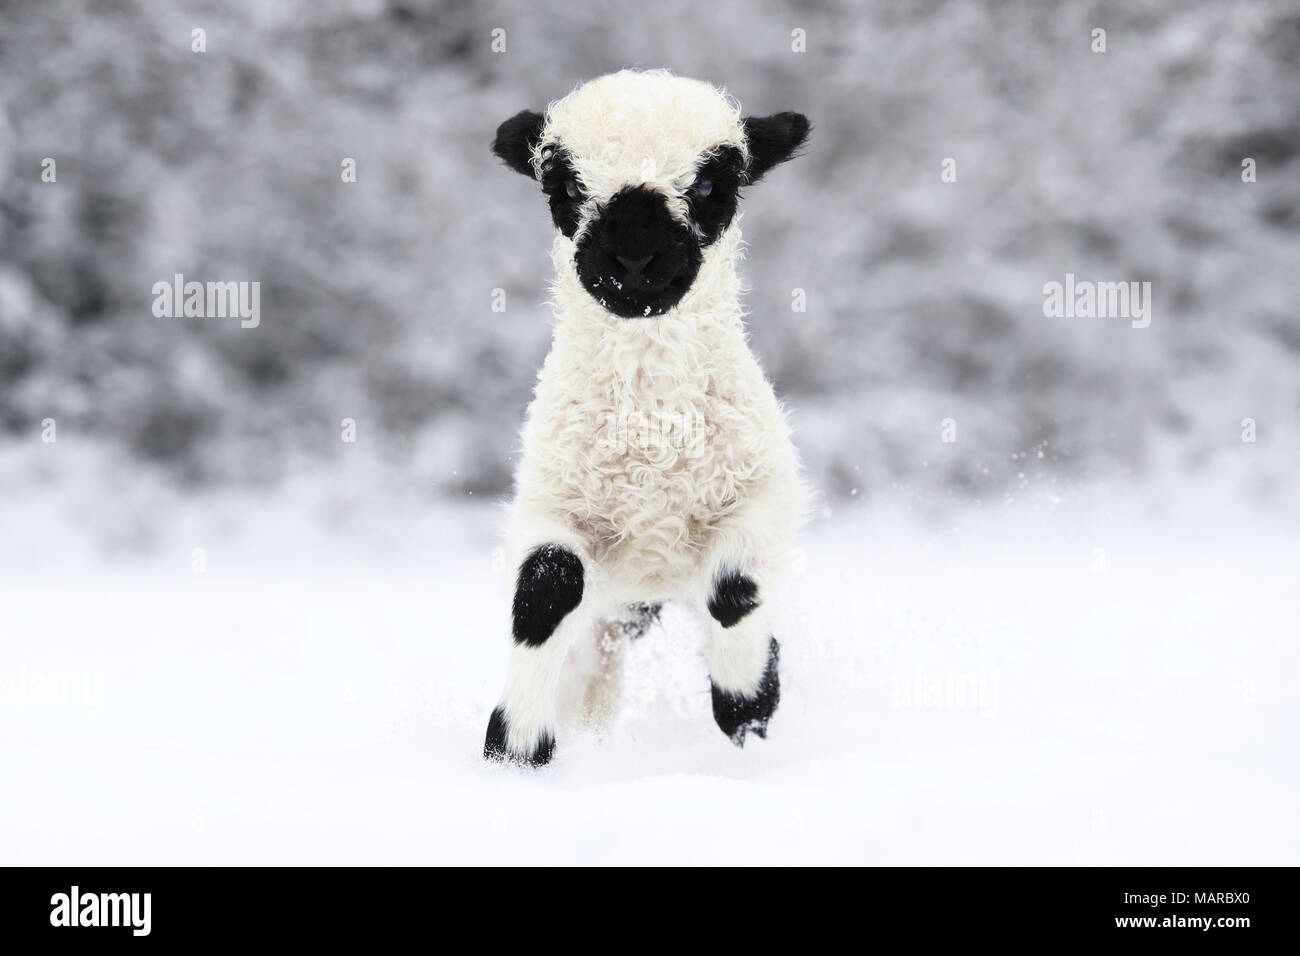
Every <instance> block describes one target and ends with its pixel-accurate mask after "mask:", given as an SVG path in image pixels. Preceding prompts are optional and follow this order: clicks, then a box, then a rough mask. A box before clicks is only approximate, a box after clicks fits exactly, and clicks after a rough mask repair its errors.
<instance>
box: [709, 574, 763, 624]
mask: <svg viewBox="0 0 1300 956" xmlns="http://www.w3.org/2000/svg"><path fill="white" fill-rule="evenodd" d="M758 604H759V601H758V585H757V584H755V583H754V579H753V578H751V577H750V576H749V575H747V574H741V573H740V572H739V571H732V570H730V569H728V568H723V569H722V570H720V571H719V572H718V576H717V577H715V578H714V579H713V596H712V597H710V598H709V613H710V614H712V615H713V617H714V619H715V620H716V621H717V622H718V623H719V624H721V625H722V626H723V627H733V626H735V625H736V624H738V623H739V622H740V620H741V619H742V618H743V617H744V616H745V615H746V614H748V613H749V612H750V611H752V610H754V608H756V607H758Z"/></svg>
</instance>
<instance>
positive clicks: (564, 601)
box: [514, 544, 582, 647]
mask: <svg viewBox="0 0 1300 956" xmlns="http://www.w3.org/2000/svg"><path fill="white" fill-rule="evenodd" d="M581 601H582V561H581V559H579V557H578V556H577V555H576V554H574V553H573V552H572V551H570V550H569V549H568V548H564V547H561V546H560V545H558V544H544V545H542V546H541V547H540V548H537V549H535V550H534V551H533V552H532V553H531V554H529V555H528V557H526V558H524V563H523V564H521V565H520V566H519V580H518V582H517V583H516V584H515V603H514V635H515V643H516V644H527V645H528V646H529V647H537V646H538V645H540V644H545V643H546V639H547V638H548V637H550V636H551V634H552V633H554V631H555V628H556V627H557V626H558V625H559V623H560V621H562V620H564V615H566V614H568V613H569V612H570V611H572V610H573V609H574V608H575V607H577V606H578V604H579V603H580V602H581Z"/></svg>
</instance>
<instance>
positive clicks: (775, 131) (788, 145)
mask: <svg viewBox="0 0 1300 956" xmlns="http://www.w3.org/2000/svg"><path fill="white" fill-rule="evenodd" d="M811 128H812V127H811V126H810V125H809V123H808V117H806V116H804V115H803V114H802V113H773V114H772V115H771V116H746V117H745V139H746V140H748V141H749V167H748V169H746V170H745V174H746V178H747V179H748V180H749V181H750V182H751V183H756V182H758V181H759V180H760V179H762V178H763V174H764V173H766V172H767V171H768V170H769V169H771V168H772V167H773V166H778V165H780V164H781V163H784V162H785V161H786V160H787V159H790V158H791V157H792V156H794V153H795V150H797V149H798V148H799V147H800V146H802V145H803V143H804V140H806V139H807V138H808V131H809V129H811Z"/></svg>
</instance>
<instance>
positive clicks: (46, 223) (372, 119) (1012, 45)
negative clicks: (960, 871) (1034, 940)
mask: <svg viewBox="0 0 1300 956" xmlns="http://www.w3.org/2000/svg"><path fill="white" fill-rule="evenodd" d="M1098 26H1099V27H1102V28H1104V29H1105V30H1106V33H1107V36H1106V47H1107V49H1106V52H1105V53H1104V54H1103V53H1095V52H1093V50H1092V46H1093V39H1092V30H1093V28H1094V27H1098ZM196 27H201V28H203V29H204V30H205V31H206V52H205V53H196V52H194V51H193V50H192V49H191V45H192V34H191V31H192V30H193V29H195V28H196ZM498 28H500V29H502V30H504V31H505V32H504V45H505V49H504V51H502V52H494V49H493V31H494V30H495V29H498ZM795 30H802V31H804V33H803V36H804V44H805V50H806V52H795V50H794V49H792V44H794V40H793V39H792V35H793V34H792V31H795ZM498 46H500V44H499V43H498ZM624 66H642V67H657V66H664V67H668V68H670V69H672V70H674V71H676V72H680V73H682V74H686V75H691V76H697V77H702V78H707V79H709V80H711V81H713V82H715V83H717V84H719V85H723V86H725V87H726V88H727V89H728V90H729V91H730V92H732V93H733V94H734V95H735V96H736V97H738V98H739V99H740V101H741V102H742V104H743V106H744V108H745V109H746V111H748V112H755V113H767V112H773V111H777V110H783V109H797V110H801V111H803V112H805V113H807V114H808V115H809V116H810V117H811V118H812V120H813V122H814V124H815V133H814V136H813V138H812V143H811V148H810V149H809V150H808V152H807V154H806V155H804V156H803V157H802V158H801V159H799V160H798V161H796V162H793V163H791V164H789V165H788V166H786V167H783V168H782V169H780V170H779V171H778V172H776V173H774V174H773V175H772V176H771V177H769V179H768V180H767V181H765V182H764V183H762V184H761V185H760V186H758V187H755V188H754V189H753V190H752V191H751V192H750V193H749V195H748V196H747V199H746V201H745V204H744V206H743V208H744V209H745V219H744V228H745V234H746V238H747V240H748V242H749V243H750V251H749V255H748V261H747V264H746V265H745V267H744V277H745V280H746V282H747V284H748V286H749V287H750V289H751V291H750V293H749V297H748V305H749V308H750V309H751V310H752V313H753V314H752V318H751V320H750V322H751V331H752V340H753V344H754V347H755V349H756V350H757V352H758V353H759V355H760V358H761V360H762V362H763V363H764V366H765V367H766V369H767V370H768V371H769V373H770V375H771V376H772V377H773V378H774V379H775V381H776V384H777V386H778V389H779V391H780V393H781V394H782V395H783V396H784V397H785V399H786V400H787V402H788V404H789V405H790V407H791V408H792V409H793V413H794V417H793V420H794V423H795V427H796V429H797V441H798V444H799V446H800V448H801V451H802V453H803V455H804V457H805V459H806V463H807V466H808V469H809V473H810V476H811V478H812V480H813V483H814V484H815V485H816V487H817V488H818V489H819V491H820V492H821V494H822V495H823V497H824V499H825V500H826V501H827V502H835V501H837V500H841V499H847V498H852V497H859V496H868V497H869V496H873V495H877V494H880V493H882V492H888V493H891V494H894V495H902V496H903V497H905V498H907V499H909V500H911V501H913V502H917V503H920V504H921V505H923V506H925V507H929V506H936V507H942V506H944V505H947V504H951V503H952V502H954V501H963V500H977V501H978V500H985V499H989V498H994V497H998V498H1002V497H1006V496H1014V495H1017V494H1021V493H1023V492H1025V491H1033V492H1034V493H1042V494H1046V495H1054V496H1060V495H1062V494H1069V493H1071V490H1072V489H1074V488H1076V487H1078V485H1079V484H1080V483H1081V482H1087V481H1089V480H1098V479H1101V480H1119V481H1130V480H1134V481H1137V480H1143V479H1145V478H1149V477H1151V476H1153V475H1154V476H1158V477H1159V478H1160V480H1161V481H1164V480H1165V479H1166V478H1168V477H1170V476H1173V477H1175V478H1180V479H1181V478H1191V479H1196V478H1199V477H1206V476H1219V477H1222V478H1223V479H1224V480H1223V481H1221V482H1219V483H1218V484H1217V485H1216V487H1220V488H1223V489H1226V490H1227V493H1231V494H1237V495H1241V496H1242V497H1244V498H1247V499H1249V500H1252V501H1259V502H1265V503H1276V502H1278V501H1279V500H1280V499H1281V498H1284V497H1285V496H1287V495H1288V494H1289V493H1290V492H1289V489H1290V488H1291V487H1292V486H1293V485H1294V482H1292V481H1290V480H1289V478H1290V475H1291V473H1292V472H1293V470H1294V467H1295V465H1296V463H1297V450H1298V449H1300V441H1298V440H1300V430H1298V427H1297V413H1298V412H1300V322H1298V321H1297V315H1296V303H1297V292H1300V276H1298V270H1297V266H1298V265H1300V160H1298V159H1297V147H1298V144H1300V97H1297V96H1296V95H1295V91H1296V90H1297V89H1300V11H1298V10H1297V9H1296V7H1295V5H1294V4H1292V3H1288V2H1285V0H1276V2H1274V0H1251V2H1242V3H1234V4H1221V3H1215V2H1212V0H1204V2H1176V3H1175V2H1168V3H1160V4H1146V5H1134V4H1130V3H1123V2H1116V3H1097V4H1087V3H1084V4H1075V5H1070V6H1068V7H1065V6H1061V7H1059V8H1058V7H1057V5H1046V4H1042V5H1026V4H1022V3H1016V2H997V0H988V2H963V3H944V2H907V3H903V2H898V3H872V4H861V3H853V4H850V3H835V2H815V3H804V4H799V5H797V6H796V5H793V4H789V5H783V4H778V3H763V4H752V3H746V2H740V0H719V2H715V3H711V4H706V5H699V4H693V3H687V2H678V0H665V2H661V3H657V4H653V5H649V4H647V5H640V4H636V5H627V6H626V7H625V8H622V9H620V10H619V11H618V12H617V14H616V15H615V14H614V12H613V11H610V10H606V11H604V12H603V13H600V14H595V13H590V12H584V11H582V10H580V9H577V8H576V7H571V6H570V5H567V4H540V3H529V2H486V3H484V2H475V3H470V2H468V0H464V2H457V0H400V2H397V0H328V2H310V3H309V2H306V0H285V2H279V3H275V4H267V3H264V2H261V0H224V2H221V3H180V4H173V3H162V2H150V0H113V2H104V0H7V2H6V3H5V4H4V9H3V13H2V14H0V95H2V96H3V105H2V109H0V173H2V175H3V179H2V183H3V186H2V187H0V442H2V444H0V463H2V464H0V472H3V474H4V477H3V480H4V481H5V482H6V487H7V490H9V491H10V492H11V493H12V492H15V491H21V490H22V489H24V488H26V487H28V486H31V487H36V486H41V487H46V488H48V487H50V486H51V484H57V483H58V482H59V481H60V480H64V479H68V480H71V479H70V478H69V475H68V472H69V470H70V469H69V468H68V467H67V466H66V465H64V466H57V465H54V464H52V463H51V457H52V456H51V454H50V448H49V447H43V446H42V442H41V440H40V439H41V422H42V421H43V420H45V419H47V418H53V419H54V420H55V421H56V423H57V429H58V432H57V435H58V445H59V447H60V449H61V450H62V449H66V450H67V451H69V452H73V456H70V457H64V458H63V460H64V461H65V462H67V461H70V460H74V458H75V461H76V462H77V466H76V469H75V471H77V472H78V473H80V474H82V475H83V476H84V474H85V472H86V470H87V469H90V470H104V472H103V473H104V474H106V475H113V476H115V477H114V478H113V480H112V481H110V482H109V484H110V485H111V486H112V487H113V488H114V489H115V490H116V492H117V493H119V494H126V493H127V490H128V489H129V487H131V486H134V485H137V484H139V483H149V484H151V485H156V486H157V487H159V488H163V489H177V488H180V489H182V490H183V493H184V494H190V493H192V492H193V491H194V490H195V489H198V488H209V489H210V488H225V487H242V488H247V489H253V490H260V489H266V488H270V487H274V486H276V485H277V484H279V483H282V482H283V481H285V480H286V479H292V478H294V477H295V476H303V475H306V474H312V475H315V476H328V475H330V474H339V475H351V476H352V477H351V478H349V479H348V480H350V481H356V480H358V479H357V477H356V472H355V471H354V469H356V468H357V467H358V465H357V464H356V463H355V461H353V459H361V458H364V459H365V460H366V461H367V462H368V463H369V464H368V465H367V470H366V471H365V478H364V482H365V483H366V487H367V488H370V489H373V490H374V491H375V492H376V493H380V494H388V493H404V492H411V493H414V494H416V495H418V496H420V497H437V498H445V499H453V500H454V499H459V498H464V497H467V496H472V495H478V496H485V497H499V496H504V495H507V494H508V492H509V489H510V476H511V471H512V455H513V453H514V451H515V441H516V434H517V428H518V426H519V423H520V421H521V419H522V415H523V412H524V408H525V405H526V402H527V400H528V397H529V394H530V389H531V385H532V381H533V378H534V375H535V372H536V369H537V368H538V366H539V364H540V362H541V360H542V358H543V356H544V354H545V351H546V349H547V347H548V343H549V334H550V316H549V314H548V310H547V309H546V308H545V307H544V306H543V305H542V302H543V300H544V298H545V295H546V283H547V280H548V278H549V276H550V263H549V259H548V250H549V245H550V235H551V225H550V222H549V218H548V216H547V213H546V209H545V206H544V203H543V201H542V198H541V196H540V194H539V192H538V190H537V189H536V188H535V187H533V186H532V185H531V184H529V183H528V182H527V181H526V180H525V179H523V178H522V177H519V176H516V175H513V174H511V173H509V172H508V171H507V170H506V169H505V168H504V167H503V166H501V165H500V164H499V163H498V162H497V161H496V160H495V159H494V158H493V157H492V156H491V155H490V154H489V152H488V149H487V144H488V143H489V141H490V140H491V138H492V135H493V132H494V130H495V127H496V124H497V123H498V122H499V121H500V120H502V119H504V118H506V117H507V116H509V115H511V114H513V113H514V112H516V111H517V110H519V109H522V108H525V107H528V108H534V109H540V108H542V107H544V106H545V104H546V102H547V101H548V100H551V99H554V98H557V97H559V96H561V95H562V94H564V93H565V92H567V91H568V90H569V89H570V88H572V87H573V86H574V85H575V84H577V83H578V82H580V81H581V80H582V79H584V78H587V77H591V76H595V75H598V74H601V73H604V72H608V71H611V70H614V69H617V68H621V67H624ZM46 157H52V158H54V159H55V160H56V161H57V181H56V182H54V183H48V182H43V181H42V178H41V170H42V160H43V159H44V158H46ZM1246 157H1250V158H1253V159H1254V160H1255V161H1256V163H1257V180H1258V181H1257V182H1255V183H1253V184H1247V183H1243V181H1242V176H1241V171H1242V168H1241V163H1242V160H1243V159H1244V158H1246ZM344 158H353V159H355V160H356V168H357V181H356V182H355V183H344V182H343V181H342V179H341V176H340V171H341V163H342V161H343V159H344ZM947 158H952V159H954V160H955V161H956V172H957V181H956V182H955V183H945V182H942V181H941V176H940V173H941V163H942V162H943V161H944V160H945V159H947ZM1067 272H1072V273H1074V274H1075V275H1076V276H1077V277H1078V278H1080V279H1093V280H1104V281H1127V280H1136V281H1149V282H1151V283H1152V299H1153V302H1152V322H1151V325H1150V327H1149V328H1146V329H1134V328H1132V327H1131V326H1130V324H1129V322H1127V321H1125V320H1122V319H1048V318H1044V316H1043V314H1042V303H1043V295H1042V287H1043V285H1044V283H1046V282H1050V281H1058V282H1059V281H1063V280H1064V277H1065V274H1066V273H1067ZM175 273H183V274H184V275H185V276H186V278H187V279H196V280H199V281H208V280H226V279H230V280H237V281H254V280H256V281H260V283H261V316H262V318H261V325H260V327H258V328H256V329H241V328H239V324H238V322H237V321H233V320H229V319H227V320H204V319H164V318H156V317H155V316H154V315H153V314H152V311H151V304H152V299H153V293H152V291H151V290H152V287H153V284H154V283H155V282H158V281H170V280H171V277H172V276H173V275H174V274H175ZM498 288H500V289H504V290H505V291H506V294H507V300H506V301H507V309H506V311H505V312H504V313H501V312H494V311H493V310H492V307H491V306H492V294H493V290H494V289H498ZM795 289H802V290H804V293H805V295H806V302H807V310H806V312H802V313H800V312H794V311H792V309H791V302H792V295H793V290H795ZM345 417H348V418H352V419H354V420H355V421H356V422H357V442H356V444H355V445H350V444H345V443H343V442H342V441H341V440H340V421H341V420H342V419H343V418H345ZM945 418H951V419H953V420H954V422H955V423H956V428H957V441H956V442H953V443H944V442H941V441H940V428H941V426H940V423H941V421H942V420H943V419H945ZM1243 418H1252V419H1254V420H1255V421H1256V423H1257V441H1256V443H1255V444H1253V445H1251V444H1244V443H1243V442H1242V440H1241V434H1242V419H1243ZM68 445H72V446H73V449H67V446H68ZM74 450H75V451H74ZM339 469H342V470H341V471H340V470H339ZM381 488H382V489H384V490H383V491H382V492H381V491H380V489H381ZM103 490H104V489H103V486H102V485H101V486H100V492H101V493H102V492H103ZM135 510H142V511H143V510H147V509H135Z"/></svg>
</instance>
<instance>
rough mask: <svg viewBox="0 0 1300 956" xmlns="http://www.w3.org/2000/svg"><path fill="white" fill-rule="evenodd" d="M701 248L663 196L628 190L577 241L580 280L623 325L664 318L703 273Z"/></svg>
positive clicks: (613, 200) (643, 190)
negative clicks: (623, 320) (676, 217)
mask: <svg viewBox="0 0 1300 956" xmlns="http://www.w3.org/2000/svg"><path fill="white" fill-rule="evenodd" d="M702 258H703V257H702V254H701V250H700V243H699V241H698V240H697V239H696V238H695V236H694V235H693V234H692V232H691V230H690V228H689V227H688V226H687V225H686V224H685V223H681V222H677V221H676V220H674V219H673V218H672V216H670V215H669V214H668V204H667V202H665V201H664V197H663V195H662V194H660V193H657V192H655V191H654V190H652V189H647V188H646V187H644V186H636V187H629V188H627V189H624V190H623V191H622V192H620V193H618V194H617V195H615V196H614V198H613V199H611V200H610V201H609V202H608V203H606V204H605V205H604V206H602V207H601V208H600V212H599V213H598V215H597V216H596V218H595V219H594V220H593V221H592V222H591V225H590V226H589V227H588V228H587V231H586V232H584V233H583V234H582V238H581V239H579V240H578V247H577V256H576V262H577V266H578V279H579V280H580V281H581V282H582V287H583V288H584V289H586V290H587V291H588V292H589V293H591V297H592V298H593V299H595V300H596V301H597V302H599V303H600V304H601V305H602V306H603V307H604V308H605V309H607V310H609V311H610V312H612V313H614V314H615V315H618V316H622V317H623V318H625V319H636V318H649V317H651V316H656V315H663V314H664V313H665V312H667V311H668V310H669V309H671V308H672V307H673V306H675V305H676V304H677V303H678V302H679V301H680V300H681V297H682V296H684V295H685V294H686V292H687V290H688V289H690V287H691V283H693V282H694V281H695V277H696V276H697V275H698V274H699V272H700V262H701V260H702Z"/></svg>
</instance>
